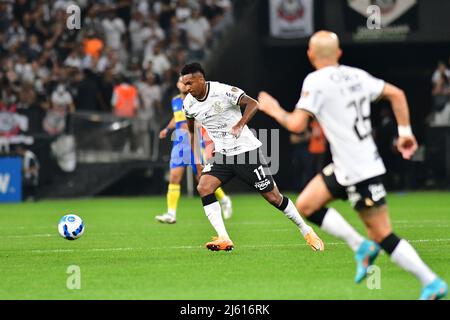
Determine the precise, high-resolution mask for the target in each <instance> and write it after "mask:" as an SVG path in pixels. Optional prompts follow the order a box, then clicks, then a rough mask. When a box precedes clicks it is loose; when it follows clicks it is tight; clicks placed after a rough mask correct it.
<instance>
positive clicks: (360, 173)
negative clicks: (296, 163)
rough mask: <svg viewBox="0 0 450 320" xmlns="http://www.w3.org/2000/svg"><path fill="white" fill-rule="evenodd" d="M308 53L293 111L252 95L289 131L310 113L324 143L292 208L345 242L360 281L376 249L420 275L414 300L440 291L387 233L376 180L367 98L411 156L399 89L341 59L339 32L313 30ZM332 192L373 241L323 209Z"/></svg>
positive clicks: (409, 250)
mask: <svg viewBox="0 0 450 320" xmlns="http://www.w3.org/2000/svg"><path fill="white" fill-rule="evenodd" d="M307 54H308V58H309V60H310V62H311V64H312V65H313V66H314V67H315V69H316V71H315V72H312V73H310V74H309V75H308V76H307V77H306V78H305V80H304V82H303V87H302V91H301V95H300V99H299V101H298V103H297V105H296V108H295V111H293V112H292V113H288V112H286V111H285V110H284V109H283V108H282V107H281V106H280V104H279V103H278V101H277V100H276V99H275V98H273V97H272V96H270V95H269V94H268V93H266V92H261V93H260V94H259V96H258V102H259V108H260V110H262V111H263V112H265V113H266V114H268V115H269V116H271V117H273V118H274V119H275V120H277V121H278V122H279V123H280V124H281V125H283V126H284V127H285V128H287V129H288V130H290V131H293V132H301V131H303V130H305V128H306V126H307V123H308V118H309V117H310V116H313V117H315V118H316V119H317V120H318V121H319V123H320V125H321V126H322V128H323V130H324V132H325V135H326V137H327V139H328V141H329V143H330V147H331V153H332V157H333V163H332V164H330V165H329V166H327V167H325V168H324V169H323V172H322V173H321V174H318V175H317V176H316V177H314V178H313V179H312V180H311V181H310V183H309V184H308V185H307V186H306V187H305V189H304V190H303V191H302V192H301V193H300V195H299V197H298V199H297V203H296V206H297V209H298V210H299V211H300V212H301V213H302V214H303V215H304V216H306V217H307V219H308V220H309V221H311V222H314V223H316V224H317V225H319V226H320V227H321V228H322V229H323V230H324V231H326V232H328V233H330V234H332V235H334V236H336V237H338V238H341V239H343V240H345V241H346V242H347V244H348V245H349V246H350V248H351V249H352V250H353V251H354V252H355V260H356V262H357V272H356V277H355V281H356V282H357V283H359V282H361V281H362V280H363V279H364V277H365V276H366V274H367V270H368V267H369V266H370V265H371V264H372V263H373V262H374V260H375V258H376V257H377V255H378V253H379V250H380V247H381V248H382V249H383V250H384V251H385V252H386V253H388V254H389V255H390V257H391V260H392V261H393V262H395V263H396V264H397V265H399V266H400V267H401V268H403V269H404V270H406V271H409V272H411V273H412V274H413V275H415V276H416V277H417V278H418V279H419V280H420V282H421V283H422V285H423V290H422V293H421V296H420V298H421V299H440V298H442V297H444V296H445V295H446V294H447V292H448V286H447V284H446V283H445V282H444V281H443V280H441V279H440V278H438V277H437V275H436V274H435V273H434V272H432V271H431V270H430V268H429V267H428V266H427V265H426V264H425V263H424V262H423V261H422V260H421V258H420V257H419V255H418V254H417V252H416V251H415V250H414V248H413V247H412V246H411V245H410V244H409V243H408V242H407V241H406V240H404V239H401V238H399V237H398V236H397V235H396V234H395V233H393V231H392V228H391V224H390V221H389V215H388V208H387V205H386V201H385V196H386V192H385V189H384V186H383V184H382V182H381V175H383V174H384V173H385V171H386V170H385V167H384V164H383V161H382V159H381V158H380V156H379V154H378V151H377V148H376V146H375V143H374V141H373V138H372V135H371V123H370V102H371V101H375V100H376V99H378V98H386V99H387V100H389V101H390V103H391V105H392V108H393V111H394V114H395V118H396V120H397V123H398V135H399V138H398V142H397V148H398V150H399V151H400V152H401V154H402V156H403V158H405V159H410V158H411V156H412V155H413V154H414V152H415V151H416V149H417V142H416V139H415V138H414V135H413V133H412V130H411V127H410V121H409V108H408V103H407V100H406V96H405V94H404V92H403V91H402V90H401V89H399V88H397V87H395V86H394V85H392V84H389V83H386V82H384V81H383V80H380V79H377V78H374V77H373V76H371V75H370V74H368V73H367V72H365V71H363V70H361V69H357V68H352V67H348V66H344V65H340V64H339V63H338V61H339V58H340V57H341V55H342V51H341V49H340V48H339V39H338V37H337V36H336V34H334V33H332V32H329V31H319V32H317V33H315V34H314V35H313V36H312V37H311V39H310V41H309V48H308V52H307ZM336 198H341V199H348V200H349V201H350V202H351V204H352V206H353V208H354V209H355V210H356V211H357V212H358V213H359V216H360V217H361V219H362V220H363V222H364V224H365V226H366V229H367V233H368V236H369V238H371V239H372V240H373V241H372V240H367V239H364V238H363V237H362V236H361V235H360V234H359V233H358V232H357V231H356V230H355V229H353V227H352V226H350V225H349V224H348V223H347V221H345V220H344V218H343V217H342V216H341V215H340V214H339V212H337V211H336V210H335V209H333V208H327V207H325V205H326V204H327V203H329V202H330V201H332V200H333V199H336Z"/></svg>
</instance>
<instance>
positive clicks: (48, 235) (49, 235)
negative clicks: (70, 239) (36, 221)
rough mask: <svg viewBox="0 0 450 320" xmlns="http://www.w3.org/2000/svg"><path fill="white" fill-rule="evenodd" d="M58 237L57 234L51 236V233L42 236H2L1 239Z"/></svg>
mask: <svg viewBox="0 0 450 320" xmlns="http://www.w3.org/2000/svg"><path fill="white" fill-rule="evenodd" d="M56 236H58V235H57V234H56V233H55V234H50V233H42V234H25V235H24V234H22V235H6V236H0V238H9V239H10V238H13V239H16V238H47V237H56Z"/></svg>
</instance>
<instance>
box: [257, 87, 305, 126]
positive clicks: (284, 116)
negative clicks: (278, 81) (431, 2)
mask: <svg viewBox="0 0 450 320" xmlns="http://www.w3.org/2000/svg"><path fill="white" fill-rule="evenodd" d="M258 109H259V110H261V111H262V112H264V113H266V114H267V115H269V116H271V117H272V118H274V119H275V120H276V121H277V122H278V123H279V124H281V125H282V126H283V127H285V128H286V129H287V130H289V131H291V132H295V133H300V132H303V131H305V129H306V128H307V126H308V120H309V117H310V114H309V113H308V112H307V111H305V110H302V109H295V110H294V112H287V111H286V110H284V109H283V108H282V107H281V106H280V104H279V103H278V101H277V100H276V99H275V98H274V97H272V96H271V95H270V94H268V93H267V92H265V91H261V92H260V93H259V95H258Z"/></svg>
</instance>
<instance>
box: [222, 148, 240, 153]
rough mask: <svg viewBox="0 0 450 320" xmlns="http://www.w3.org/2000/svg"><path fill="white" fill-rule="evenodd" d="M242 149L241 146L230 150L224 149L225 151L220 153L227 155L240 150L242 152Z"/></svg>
mask: <svg viewBox="0 0 450 320" xmlns="http://www.w3.org/2000/svg"><path fill="white" fill-rule="evenodd" d="M240 149H242V147H241V146H236V147H233V148H228V149H225V148H223V149H221V150H220V153H222V154H227V153H229V152H233V151H238V150H240Z"/></svg>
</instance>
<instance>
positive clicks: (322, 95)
mask: <svg viewBox="0 0 450 320" xmlns="http://www.w3.org/2000/svg"><path fill="white" fill-rule="evenodd" d="M383 88H384V81H383V80H380V79H377V78H374V77H373V76H371V75H370V74H368V73H367V72H365V71H363V70H361V69H357V68H352V67H348V66H344V65H336V66H329V67H325V68H322V69H319V70H317V71H315V72H312V73H310V74H309V75H308V76H307V77H306V78H305V80H304V82H303V87H302V92H301V96H300V99H299V101H298V103H297V105H296V108H299V109H304V110H306V111H308V112H310V113H312V114H313V115H314V116H315V117H316V119H317V120H318V121H319V123H320V125H321V126H322V129H323V131H324V133H325V136H326V137H327V139H328V142H329V143H330V148H331V154H332V156H333V163H334V172H335V175H336V179H337V181H338V182H339V183H340V184H341V185H343V186H349V185H353V184H356V183H358V182H361V181H363V180H367V179H370V178H373V177H375V176H379V175H381V174H384V173H385V172H386V169H385V167H384V164H383V160H382V159H381V157H380V155H379V154H378V150H377V147H376V145H375V142H374V140H373V138H372V135H371V132H372V125H371V122H370V102H372V101H374V100H376V99H377V98H378V97H379V96H380V95H381V93H382V91H383Z"/></svg>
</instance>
